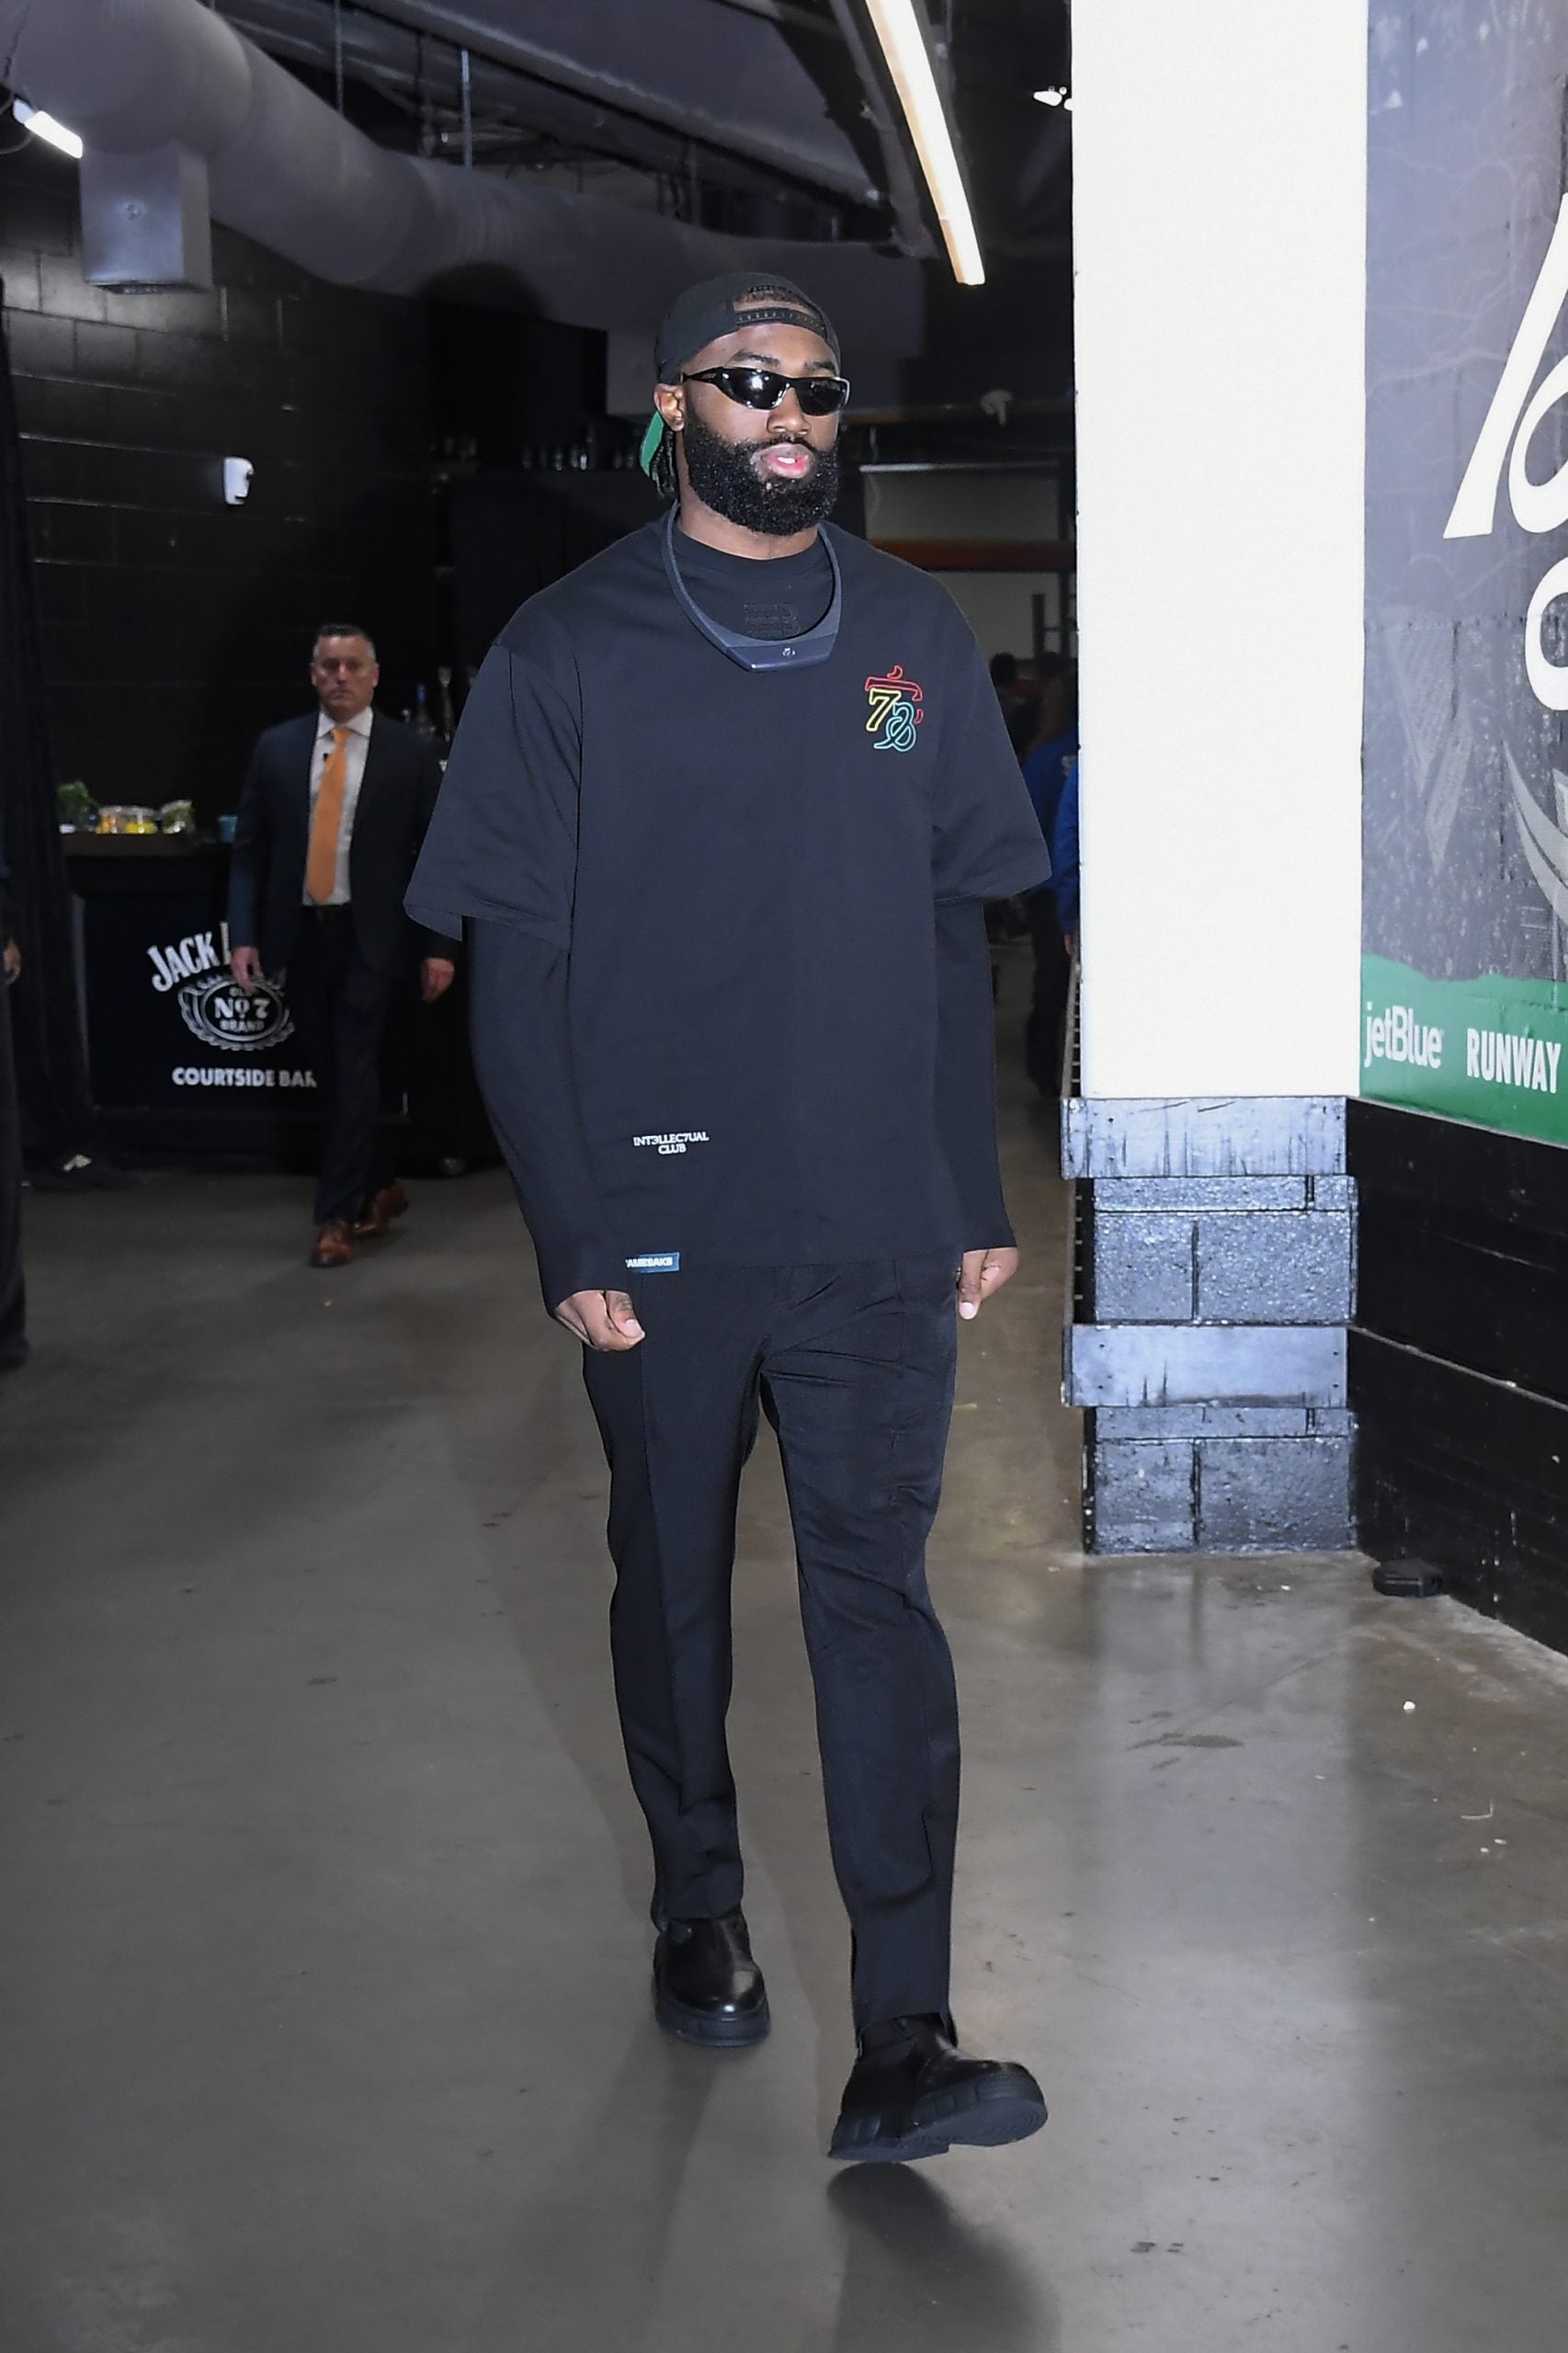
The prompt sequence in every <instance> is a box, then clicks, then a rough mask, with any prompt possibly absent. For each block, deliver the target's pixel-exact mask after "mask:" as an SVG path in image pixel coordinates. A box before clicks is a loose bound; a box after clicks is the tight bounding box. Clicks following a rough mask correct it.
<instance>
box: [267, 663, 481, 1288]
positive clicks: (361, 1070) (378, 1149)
mask: <svg viewBox="0 0 1568 2353" xmlns="http://www.w3.org/2000/svg"><path fill="white" fill-rule="evenodd" d="M380 677H381V671H380V669H379V668H378V666H377V663H376V649H375V647H374V646H373V645H372V644H371V642H370V640H369V636H368V635H367V634H366V632H365V631H364V630H362V629H360V628H359V627H358V624H357V623H354V622H351V621H329V622H327V623H325V624H324V626H323V627H322V628H321V629H320V630H318V631H317V632H316V642H315V645H314V648H313V649H312V655H311V684H312V686H313V687H314V688H315V691H316V700H317V706H318V708H317V710H316V711H315V712H314V713H313V714H312V716H311V717H310V718H307V719H290V720H286V721H285V722H284V723H283V724H282V725H281V726H280V727H270V728H268V729H267V733H266V734H265V735H263V736H262V737H261V739H260V741H259V743H258V744H257V745H256V750H255V752H254V753H253V754H252V756H251V764H250V769H249V773H248V774H247V776H246V778H245V781H244V791H243V792H242V794H241V796H240V811H239V823H238V825H237V827H236V829H235V834H234V850H233V865H232V868H231V870H230V881H229V939H230V943H231V945H230V956H229V965H230V970H231V971H232V972H233V975H234V978H235V979H236V980H237V981H238V982H239V983H240V986H241V987H242V988H244V989H246V990H249V989H253V988H255V986H256V983H257V981H258V980H259V979H260V978H261V976H262V974H263V973H264V972H267V973H271V974H273V975H274V976H275V977H278V978H283V977H285V976H286V977H287V982H288V989H289V1003H290V1010H291V1011H292V1012H293V1013H294V1016H295V1018H296V1020H297V1021H298V1022H299V1023H300V1026H301V1031H302V1034H303V1036H304V1040H305V1042H306V1045H307V1049H308V1051H309V1052H310V1055H311V1060H312V1066H313V1068H314V1070H315V1073H316V1078H317V1083H318V1085H319V1086H321V1087H322V1088H323V1089H324V1097H325V1099H324V1107H323V1108H324V1118H325V1133H324V1141H323V1144H322V1157H321V1170H320V1175H319V1176H318V1178H317V1183H316V1204H315V1215H316V1224H317V1227H318V1229H319V1231H318V1233H317V1235H316V1243H315V1247H314V1249H313V1250H312V1253H311V1264H312V1267H342V1266H347V1263H348V1261H349V1260H350V1259H351V1258H352V1257H353V1256H354V1245H355V1243H356V1241H369V1240H373V1239H376V1238H379V1237H380V1236H381V1234H383V1233H385V1232H386V1231H387V1228H388V1226H389V1225H390V1224H391V1223H392V1219H393V1218H394V1217H401V1216H402V1215H403V1211H404V1210H406V1209H407V1207H408V1199H407V1196H406V1195H405V1194H404V1192H403V1188H402V1186H401V1185H400V1184H399V1183H398V1182H397V1179H396V1176H395V1174H394V1172H393V1168H392V1155H391V1151H390V1147H389V1146H388V1144H387V1142H386V1141H385V1139H384V1138H383V1137H382V1135H381V1131H380V1130H379V1127H378V1120H377V1115H378V1113H379V1110H380V1108H381V1070H380V1057H381V1037H382V1032H383V1030H384V1029H385V1027H386V1019H387V1012H388V1007H389V1006H390V1004H391V1002H392V992H393V990H394V987H395V985H396V983H397V982H398V980H399V978H400V977H401V976H402V973H403V970H404V969H405V967H406V965H407V963H408V961H409V960H410V957H411V955H412V953H413V952H414V947H415V941H414V934H413V930H412V927H411V926H410V924H409V922H408V919H407V917H406V915H404V913H403V892H405V891H406V889H407V887H408V880H409V876H410V875H411V873H412V872H413V870H414V862H415V858H417V856H418V854H419V847H420V844H421V843H422V842H423V840H424V838H425V830H426V825H427V824H429V821H430V812H431V810H432V809H433V808H434V806H435V801H436V793H437V788H438V787H439V785H440V781H441V770H440V765H439V762H438V761H437V757H436V755H435V752H434V750H433V749H432V748H431V747H430V745H428V744H426V743H425V742H423V741H422V740H421V738H420V737H419V736H417V735H415V733H413V731H412V730H411V729H409V728H407V727H400V726H399V725H398V724H397V722H396V721H395V720H391V719H387V718H385V717H383V716H382V715H381V713H380V712H378V711H375V710H372V709H371V702H372V699H373V698H374V695H375V691H376V685H377V682H378V680H379V679H380ZM420 944H421V945H422V949H423V957H422V961H421V966H420V988H421V994H422V995H423V996H424V998H425V1000H426V1003H427V1004H428V1003H431V1002H432V1001H433V1000H434V999H435V998H437V997H438V996H440V995H443V994H444V992H445V991H446V990H447V989H448V988H449V987H450V985H451V982H452V977H453V972H454V966H453V963H452V954H451V950H452V942H451V941H450V940H448V939H444V938H441V937H440V936H439V935H438V934H436V933H430V934H427V935H426V938H424V940H423V942H422V943H420Z"/></svg>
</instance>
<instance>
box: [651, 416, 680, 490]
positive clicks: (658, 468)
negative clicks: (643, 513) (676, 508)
mask: <svg viewBox="0 0 1568 2353" xmlns="http://www.w3.org/2000/svg"><path fill="white" fill-rule="evenodd" d="M648 479H649V481H650V482H651V483H653V488H654V489H655V490H656V491H657V492H658V494H659V496H660V497H661V498H669V499H673V498H676V497H677V496H678V495H679V492H680V481H679V477H678V476H677V474H676V437H675V435H674V433H672V431H671V430H670V428H669V426H667V425H666V426H665V429H664V432H663V433H662V434H661V435H660V437H659V446H658V448H657V449H655V450H654V452H653V463H652V464H651V465H650V467H649V468H648Z"/></svg>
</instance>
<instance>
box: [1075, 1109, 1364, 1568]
mask: <svg viewBox="0 0 1568 2353" xmlns="http://www.w3.org/2000/svg"><path fill="white" fill-rule="evenodd" d="M1344 1152H1345V1111H1344V1105H1343V1104H1342V1103H1339V1104H1335V1102H1334V1101H1333V1100H1332V1099H1329V1098H1298V1097H1273V1098H1261V1099H1256V1100H1252V1101H1247V1100H1242V1101H1236V1100H1231V1101H1213V1102H1168V1103H1149V1102H1140V1103H1115V1102H1108V1101H1083V1100H1075V1101H1073V1102H1070V1103H1069V1104H1068V1105H1067V1106H1066V1107H1065V1108H1064V1112H1063V1161H1064V1165H1065V1167H1066V1169H1067V1172H1068V1174H1069V1175H1070V1176H1073V1177H1074V1179H1075V1183H1076V1200H1075V1213H1074V1283H1073V1299H1072V1322H1071V1324H1070V1325H1069V1328H1068V1331H1067V1335H1066V1349H1065V1360H1066V1386H1067V1393H1068V1396H1069V1399H1070V1401H1071V1402H1072V1403H1074V1404H1078V1405H1080V1406H1082V1407H1083V1408H1084V1409H1085V1482H1084V1486H1085V1543H1086V1546H1087V1548H1088V1549H1089V1550H1090V1551H1091V1552H1109V1553H1115V1552H1288V1551H1312V1552H1319V1551H1335V1550H1339V1549H1342V1548H1344V1547H1345V1546H1347V1545H1348V1544H1349V1543H1350V1542H1351V1540H1352V1539H1351V1520H1350V1473H1351V1442H1352V1427H1351V1420H1350V1415H1349V1413H1348V1411H1347V1408H1346V1386H1345V1357H1346V1325H1347V1324H1348V1322H1349V1319H1350V1314H1351V1311H1352V1306H1353V1303H1354V1298H1355V1284H1356V1233H1355V1191H1354V1187H1353V1185H1352V1183H1351V1180H1350V1178H1349V1177H1348V1176H1346V1174H1345V1168H1344ZM1156 1172H1157V1173H1156Z"/></svg>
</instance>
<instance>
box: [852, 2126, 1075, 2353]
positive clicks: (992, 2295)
mask: <svg viewBox="0 0 1568 2353" xmlns="http://www.w3.org/2000/svg"><path fill="white" fill-rule="evenodd" d="M827 2199H828V2205H829V2207H830V2209H831V2210H832V2211H833V2214H834V2216H835V2219H836V2221H837V2222H839V2223H840V2224H841V2225H842V2227H843V2229H844V2232H845V2234H846V2250H845V2261H844V2277H843V2282H842V2285H841V2287H840V2290H839V2299H838V2313H837V2317H836V2321H835V2326H834V2332H833V2336H832V2337H831V2338H830V2339H829V2340H828V2342H829V2345H830V2346H831V2348H832V2353H881V2347H887V2348H888V2353H893V2348H894V2347H897V2348H898V2353H926V2347H930V2348H931V2353H937V2347H941V2348H942V2353H1053V2348H1054V2347H1056V2346H1057V2345H1058V2343H1059V2342H1060V2336H1059V2332H1058V2328H1057V2317H1056V2309H1055V2302H1054V2299H1053V2298H1052V2297H1051V2293H1050V2291H1049V2290H1046V2289H1042V2287H1041V2285H1040V2279H1039V2278H1038V2276H1037V2275H1036V2274H1034V2273H1032V2272H1031V2271H1030V2269H1029V2268H1028V2266H1027V2265H1026V2263H1025V2262H1024V2260H1023V2258H1022V2257H1021V2256H1019V2255H1018V2254H1017V2252H1016V2251H1015V2250H1014V2249H1013V2248H1012V2247H1011V2246H1009V2245H1007V2243H1006V2240H1005V2239H1004V2238H1003V2237H1002V2236H1001V2234H1000V2233H999V2232H997V2231H996V2230H994V2229H986V2228H981V2227H979V2226H977V2225H976V2224H975V2223H973V2222H971V2221H970V2220H969V2219H968V2217H967V2216H966V2215H964V2214H963V2213H962V2212H960V2209H959V2207H958V2206H957V2204H956V2203H955V2202H954V2200H952V2199H951V2198H950V2197H949V2196H948V2195H947V2194H946V2193H945V2192H944V2191H943V2190H941V2189H939V2188H937V2185H936V2184H935V2183H934V2182H933V2181H931V2180H930V2179H929V2178H928V2177H927V2176H926V2174H925V2173H917V2172H915V2170H914V2168H913V2167H911V2166H908V2165H853V2166H851V2167H850V2168H849V2169H848V2170H847V2171H846V2172H844V2173H841V2174H839V2175H838V2176H837V2177H836V2178H835V2180H834V2182H833V2183H832V2185H831V2187H830V2188H829V2190H828V2193H827Z"/></svg>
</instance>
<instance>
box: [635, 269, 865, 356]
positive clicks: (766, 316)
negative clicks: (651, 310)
mask: <svg viewBox="0 0 1568 2353" xmlns="http://www.w3.org/2000/svg"><path fill="white" fill-rule="evenodd" d="M754 323H755V324H757V325H759V326H762V325H769V324H772V325H778V326H792V327H809V328H810V330H811V332H812V334H813V335H821V337H822V339H823V341H824V343H825V344H826V345H827V347H828V348H829V350H830V351H831V352H832V353H833V364H834V366H835V368H836V367H837V365H838V337H837V336H836V335H835V334H834V331H833V327H832V324H831V323H830V321H829V319H828V316H827V313H826V312H825V311H824V309H823V308H822V306H821V304H820V303H817V302H813V301H812V298H811V296H810V295H809V294H805V293H802V291H801V289H800V287H798V286H796V285H794V284H793V283H792V282H791V281H790V279H789V278H769V277H768V276H767V273H766V272H759V271H756V270H752V271H749V272H748V271H745V270H739V269H733V270H731V271H729V272H728V273H727V274H726V275H725V276H724V277H722V278H704V279H703V281H702V283H701V284H700V285H699V286H688V287H687V290H686V292H685V293H684V294H679V295H677V296H676V300H675V301H673V302H672V303H671V305H670V307H669V309H668V311H667V312H666V313H665V321H664V324H663V325H662V326H661V327H660V329H659V335H658V340H657V342H656V343H655V344H654V347H653V365H654V368H655V369H656V370H657V377H658V381H659V382H660V383H661V384H673V383H675V382H676V381H677V380H678V378H679V375H680V371H681V369H683V368H684V367H685V366H686V364H687V360H688V359H695V358H696V357H697V355H698V353H699V351H705V350H706V349H707V347H708V346H709V345H710V343H717V341H718V340H719V337H720V336H721V335H733V334H734V333H735V331H736V329H737V328H738V327H744V326H749V325H751V324H754Z"/></svg>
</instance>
